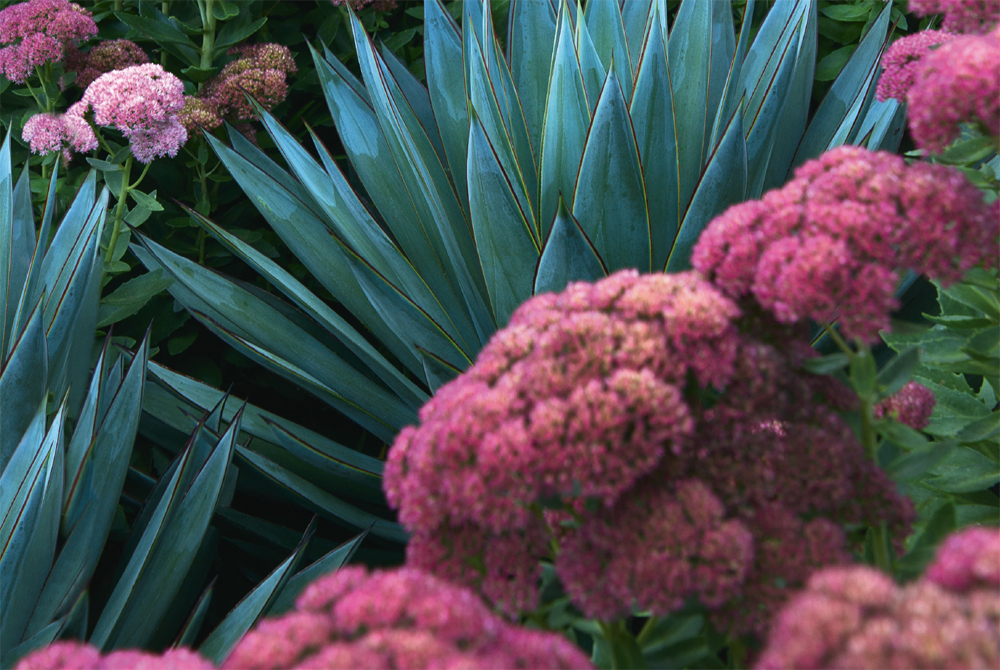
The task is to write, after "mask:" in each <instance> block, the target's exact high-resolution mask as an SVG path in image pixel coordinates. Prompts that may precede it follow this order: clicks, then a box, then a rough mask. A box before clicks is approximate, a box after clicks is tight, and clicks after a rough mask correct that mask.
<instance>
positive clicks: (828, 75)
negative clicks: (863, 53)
mask: <svg viewBox="0 0 1000 670" xmlns="http://www.w3.org/2000/svg"><path fill="white" fill-rule="evenodd" d="M857 46H858V45H857V44H848V45H847V46H846V47H841V48H839V49H835V50H834V51H831V52H830V53H828V54H827V55H826V56H824V57H823V60H821V61H820V62H819V63H818V64H817V65H816V81H832V80H834V79H836V78H837V75H838V74H840V71H841V70H843V69H844V66H845V65H847V61H849V60H850V59H851V54H853V53H854V50H855V49H856V48H857Z"/></svg>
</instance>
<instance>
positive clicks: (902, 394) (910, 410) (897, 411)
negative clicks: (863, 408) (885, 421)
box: [874, 382, 937, 430]
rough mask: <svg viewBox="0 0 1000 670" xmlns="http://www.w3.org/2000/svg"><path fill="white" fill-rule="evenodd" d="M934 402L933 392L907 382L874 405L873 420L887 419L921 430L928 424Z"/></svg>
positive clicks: (921, 385)
mask: <svg viewBox="0 0 1000 670" xmlns="http://www.w3.org/2000/svg"><path fill="white" fill-rule="evenodd" d="M936 402H937V400H936V398H935V397H934V392H933V391H931V390H930V389H929V388H927V387H926V386H924V385H923V384H918V383H917V382H909V383H908V384H907V385H906V386H904V387H903V388H901V389H900V390H899V391H898V392H896V393H894V394H893V395H891V396H889V397H888V398H886V399H885V400H882V401H880V402H879V403H877V404H876V405H875V407H874V410H875V418H876V419H881V418H884V417H888V418H891V419H894V420H896V421H898V422H900V423H902V424H905V425H907V426H909V427H910V428H915V429H916V430H922V429H924V428H926V427H927V424H928V423H930V420H931V412H933V411H934V405H935V404H936Z"/></svg>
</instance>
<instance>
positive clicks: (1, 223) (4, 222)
mask: <svg viewBox="0 0 1000 670" xmlns="http://www.w3.org/2000/svg"><path fill="white" fill-rule="evenodd" d="M12 131H13V127H8V128H7V137H5V138H4V141H3V145H2V146H0V268H2V270H0V361H2V359H3V354H4V353H5V352H6V351H7V342H8V341H9V340H11V339H12V338H13V335H12V334H8V333H7V325H6V324H7V323H8V322H9V321H13V313H11V314H8V311H12V308H10V307H8V304H9V303H10V302H12V301H16V300H17V297H14V296H16V295H19V294H20V292H21V286H20V285H18V282H17V281H16V280H15V278H14V277H13V276H12V275H13V274H14V273H13V272H12V268H13V266H14V264H13V262H12V261H13V258H14V255H15V253H16V251H15V245H14V235H15V232H16V231H15V230H14V174H13V171H12V168H11V163H10V134H11V132H12Z"/></svg>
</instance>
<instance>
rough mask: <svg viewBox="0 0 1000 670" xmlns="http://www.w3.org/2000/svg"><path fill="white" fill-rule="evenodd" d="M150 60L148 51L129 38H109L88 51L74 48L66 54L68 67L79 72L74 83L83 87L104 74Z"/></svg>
mask: <svg viewBox="0 0 1000 670" xmlns="http://www.w3.org/2000/svg"><path fill="white" fill-rule="evenodd" d="M148 62H149V56H147V55H146V52H145V51H143V50H142V48H141V47H139V45H138V44H136V43H135V42H132V41H129V40H107V41H104V42H100V43H98V44H97V45H96V46H95V47H94V48H93V49H91V50H90V51H89V52H88V53H82V52H80V51H78V50H75V49H74V50H71V51H69V52H68V53H67V54H66V69H67V70H69V71H70V72H76V73H77V74H76V79H75V81H74V83H75V84H76V85H77V86H79V87H80V88H82V89H86V88H87V87H88V86H90V84H91V83H92V82H93V81H94V80H95V79H97V78H98V77H100V76H101V75H102V74H105V73H107V72H113V71H114V70H124V69H125V68H127V67H131V66H133V65H143V64H145V63H148Z"/></svg>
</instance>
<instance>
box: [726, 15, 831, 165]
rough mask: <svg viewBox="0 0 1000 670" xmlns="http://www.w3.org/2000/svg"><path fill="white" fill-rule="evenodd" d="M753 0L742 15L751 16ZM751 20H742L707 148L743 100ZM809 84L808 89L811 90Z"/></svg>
mask: <svg viewBox="0 0 1000 670" xmlns="http://www.w3.org/2000/svg"><path fill="white" fill-rule="evenodd" d="M754 4H755V3H754V0H747V4H746V7H744V9H743V16H744V17H752V16H753V12H754ZM752 24H753V21H748V20H746V21H743V25H742V26H740V37H739V40H737V42H736V53H735V54H734V55H733V60H732V63H731V64H730V65H729V74H728V75H727V77H726V84H725V87H724V88H723V90H722V99H721V100H720V101H719V106H718V108H717V109H716V111H715V121H714V122H713V123H712V140H711V142H709V150H710V151H714V150H715V147H716V146H718V144H719V140H720V139H721V138H722V133H723V132H725V130H726V127H727V125H726V124H727V121H728V120H729V119H731V118H732V116H733V114H735V113H736V110H737V109H739V107H740V105H741V103H742V101H743V100H744V97H743V96H744V92H745V91H744V88H743V61H744V60H745V59H746V53H747V44H748V43H749V41H750V29H751V28H752ZM811 88H812V87H811V85H810V90H811Z"/></svg>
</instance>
